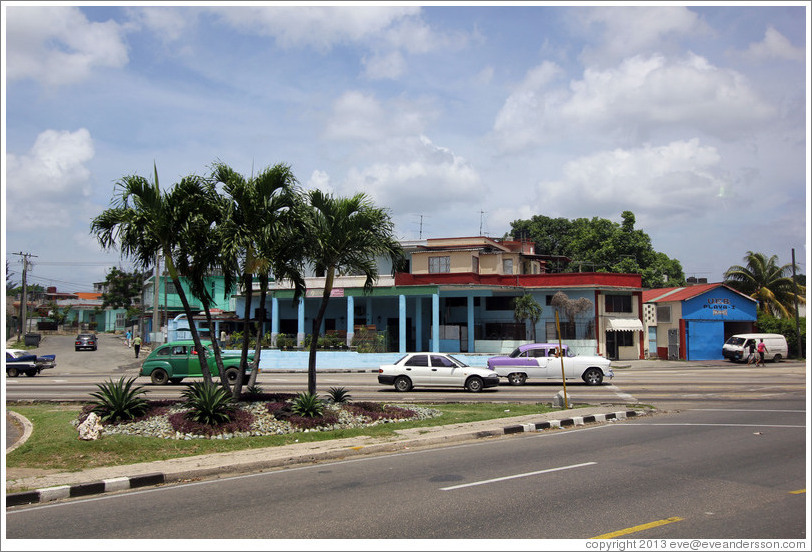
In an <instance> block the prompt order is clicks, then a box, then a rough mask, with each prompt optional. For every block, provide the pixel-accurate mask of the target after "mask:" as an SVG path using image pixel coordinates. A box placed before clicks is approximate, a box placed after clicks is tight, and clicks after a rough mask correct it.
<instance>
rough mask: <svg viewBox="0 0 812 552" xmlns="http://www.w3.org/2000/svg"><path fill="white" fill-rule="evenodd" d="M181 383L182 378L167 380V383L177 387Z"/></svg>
mask: <svg viewBox="0 0 812 552" xmlns="http://www.w3.org/2000/svg"><path fill="white" fill-rule="evenodd" d="M182 381H183V378H169V383H171V384H173V385H177V384H179V383H180V382H182Z"/></svg>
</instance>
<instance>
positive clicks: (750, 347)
mask: <svg viewBox="0 0 812 552" xmlns="http://www.w3.org/2000/svg"><path fill="white" fill-rule="evenodd" d="M747 351H748V352H749V354H748V356H747V365H748V366H749V365H751V364H753V363H754V362H755V361H756V340H755V339H749V340H747Z"/></svg>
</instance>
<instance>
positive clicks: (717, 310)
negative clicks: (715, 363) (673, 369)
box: [682, 286, 758, 360]
mask: <svg viewBox="0 0 812 552" xmlns="http://www.w3.org/2000/svg"><path fill="white" fill-rule="evenodd" d="M757 306H758V303H756V301H754V300H753V299H750V298H749V297H745V296H744V295H741V294H739V293H736V292H734V291H733V290H731V289H730V288H727V287H725V286H719V287H717V288H714V289H711V290H709V291H707V292H705V293H703V294H701V295H698V296H696V297H693V298H691V299H686V300H685V301H683V303H682V319H683V320H684V321H685V341H686V344H687V351H686V354H687V360H721V359H723V358H724V357H723V356H722V345H724V343H725V341H726V340H727V338H728V337H729V336H730V335H733V334H735V333H742V332H744V331H749V330H750V329H751V328H750V327H749V326H748V324H752V323H754V322H755V321H756V318H757V315H756V308H757Z"/></svg>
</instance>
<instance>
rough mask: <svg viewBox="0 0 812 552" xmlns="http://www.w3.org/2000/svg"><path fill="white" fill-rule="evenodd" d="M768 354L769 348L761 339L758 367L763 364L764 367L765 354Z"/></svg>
mask: <svg viewBox="0 0 812 552" xmlns="http://www.w3.org/2000/svg"><path fill="white" fill-rule="evenodd" d="M766 352H767V346H766V345H765V344H764V340H763V339H759V341H758V360H757V361H756V366H758V365H759V363H761V365H762V366H764V353H766Z"/></svg>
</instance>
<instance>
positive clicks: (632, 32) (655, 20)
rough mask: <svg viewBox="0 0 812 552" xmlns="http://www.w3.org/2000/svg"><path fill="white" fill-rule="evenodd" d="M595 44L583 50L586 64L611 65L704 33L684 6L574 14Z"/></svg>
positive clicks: (704, 28)
mask: <svg viewBox="0 0 812 552" xmlns="http://www.w3.org/2000/svg"><path fill="white" fill-rule="evenodd" d="M576 13H577V14H578V15H581V16H582V17H581V21H582V23H583V24H584V25H585V26H586V29H587V32H588V33H594V34H595V36H596V37H597V44H595V45H593V46H587V47H585V48H584V50H583V52H582V54H581V59H582V61H584V63H585V64H587V65H593V64H597V65H612V64H615V63H617V62H619V61H621V60H623V59H625V58H626V57H628V56H632V55H638V54H640V53H642V52H654V51H662V49H663V48H664V47H665V46H666V42H667V41H668V40H669V39H671V40H674V39H677V38H680V37H682V36H685V35H690V34H694V33H701V32H706V26H705V24H704V23H703V22H702V20H701V19H700V18H699V16H698V15H697V14H696V13H695V12H693V11H691V10H690V9H688V8H686V7H681V6H680V7H673V6H657V7H651V6H647V7H609V8H595V9H591V10H584V11H583V12H582V11H580V10H579V11H576Z"/></svg>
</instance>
